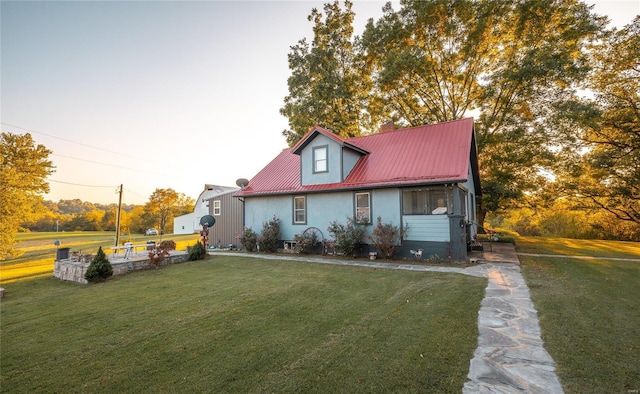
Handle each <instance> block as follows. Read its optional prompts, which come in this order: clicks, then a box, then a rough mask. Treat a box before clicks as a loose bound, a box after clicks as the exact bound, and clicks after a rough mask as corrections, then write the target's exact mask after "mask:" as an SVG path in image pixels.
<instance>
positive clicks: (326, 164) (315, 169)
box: [313, 145, 329, 174]
mask: <svg viewBox="0 0 640 394" xmlns="http://www.w3.org/2000/svg"><path fill="white" fill-rule="evenodd" d="M321 149H322V150H324V159H321V160H319V159H316V152H317V151H319V150H321ZM320 161H324V170H318V163H319V162H320ZM325 172H329V146H328V145H322V146H316V147H314V148H313V173H314V174H321V173H325Z"/></svg>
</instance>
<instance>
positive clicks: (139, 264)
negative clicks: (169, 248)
mask: <svg viewBox="0 0 640 394" xmlns="http://www.w3.org/2000/svg"><path fill="white" fill-rule="evenodd" d="M107 258H109V257H108V256H107ZM187 260H189V254H188V253H187V252H185V251H173V252H171V255H169V256H167V257H165V258H164V260H162V262H161V263H160V265H169V264H176V263H183V262H185V261H187ZM109 262H110V263H111V267H112V268H113V275H114V276H115V275H124V274H126V273H128V272H131V271H140V270H143V269H148V268H151V267H154V265H152V264H151V263H150V262H149V259H148V258H147V257H144V258H135V257H134V258H131V259H128V260H125V259H113V258H110V259H109ZM88 267H89V263H85V262H81V261H76V260H72V259H67V260H60V261H55V262H54V264H53V276H54V277H56V278H58V279H62V280H68V281H71V282H78V283H85V284H86V283H89V282H87V280H86V279H85V278H84V274H85V273H86V272H87V268H88Z"/></svg>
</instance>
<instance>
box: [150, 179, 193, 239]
mask: <svg viewBox="0 0 640 394" xmlns="http://www.w3.org/2000/svg"><path fill="white" fill-rule="evenodd" d="M194 205H195V200H194V199H193V198H191V197H187V196H186V195H185V194H184V193H178V192H176V191H175V190H173V189H171V188H169V189H156V190H155V191H154V192H153V193H152V194H151V196H150V197H149V202H147V203H146V204H145V206H144V211H145V216H146V218H147V219H148V220H149V223H150V225H152V226H157V227H158V229H159V230H160V231H161V232H163V233H166V232H171V231H173V228H172V227H173V218H174V217H176V216H180V215H184V214H186V213H189V212H193V207H194Z"/></svg>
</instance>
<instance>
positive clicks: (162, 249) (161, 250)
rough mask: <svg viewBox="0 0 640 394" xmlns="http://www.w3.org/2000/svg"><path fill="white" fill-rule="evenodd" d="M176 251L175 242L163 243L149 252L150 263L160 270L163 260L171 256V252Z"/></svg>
mask: <svg viewBox="0 0 640 394" xmlns="http://www.w3.org/2000/svg"><path fill="white" fill-rule="evenodd" d="M175 249H176V243H175V242H174V241H162V242H160V245H158V246H156V247H155V248H153V249H151V250H150V251H149V262H150V263H151V264H153V265H155V266H156V268H158V267H159V266H160V263H161V262H162V260H164V258H165V257H167V256H169V253H170V251H172V250H175Z"/></svg>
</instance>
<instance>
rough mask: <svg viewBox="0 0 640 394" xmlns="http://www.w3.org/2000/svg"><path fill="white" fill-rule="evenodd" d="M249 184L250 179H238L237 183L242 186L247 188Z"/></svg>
mask: <svg viewBox="0 0 640 394" xmlns="http://www.w3.org/2000/svg"><path fill="white" fill-rule="evenodd" d="M248 184H249V180H248V179H245V178H240V179H238V180H237V181H236V185H238V186H239V187H241V188H243V189H244V188H245V187H247V185H248Z"/></svg>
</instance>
